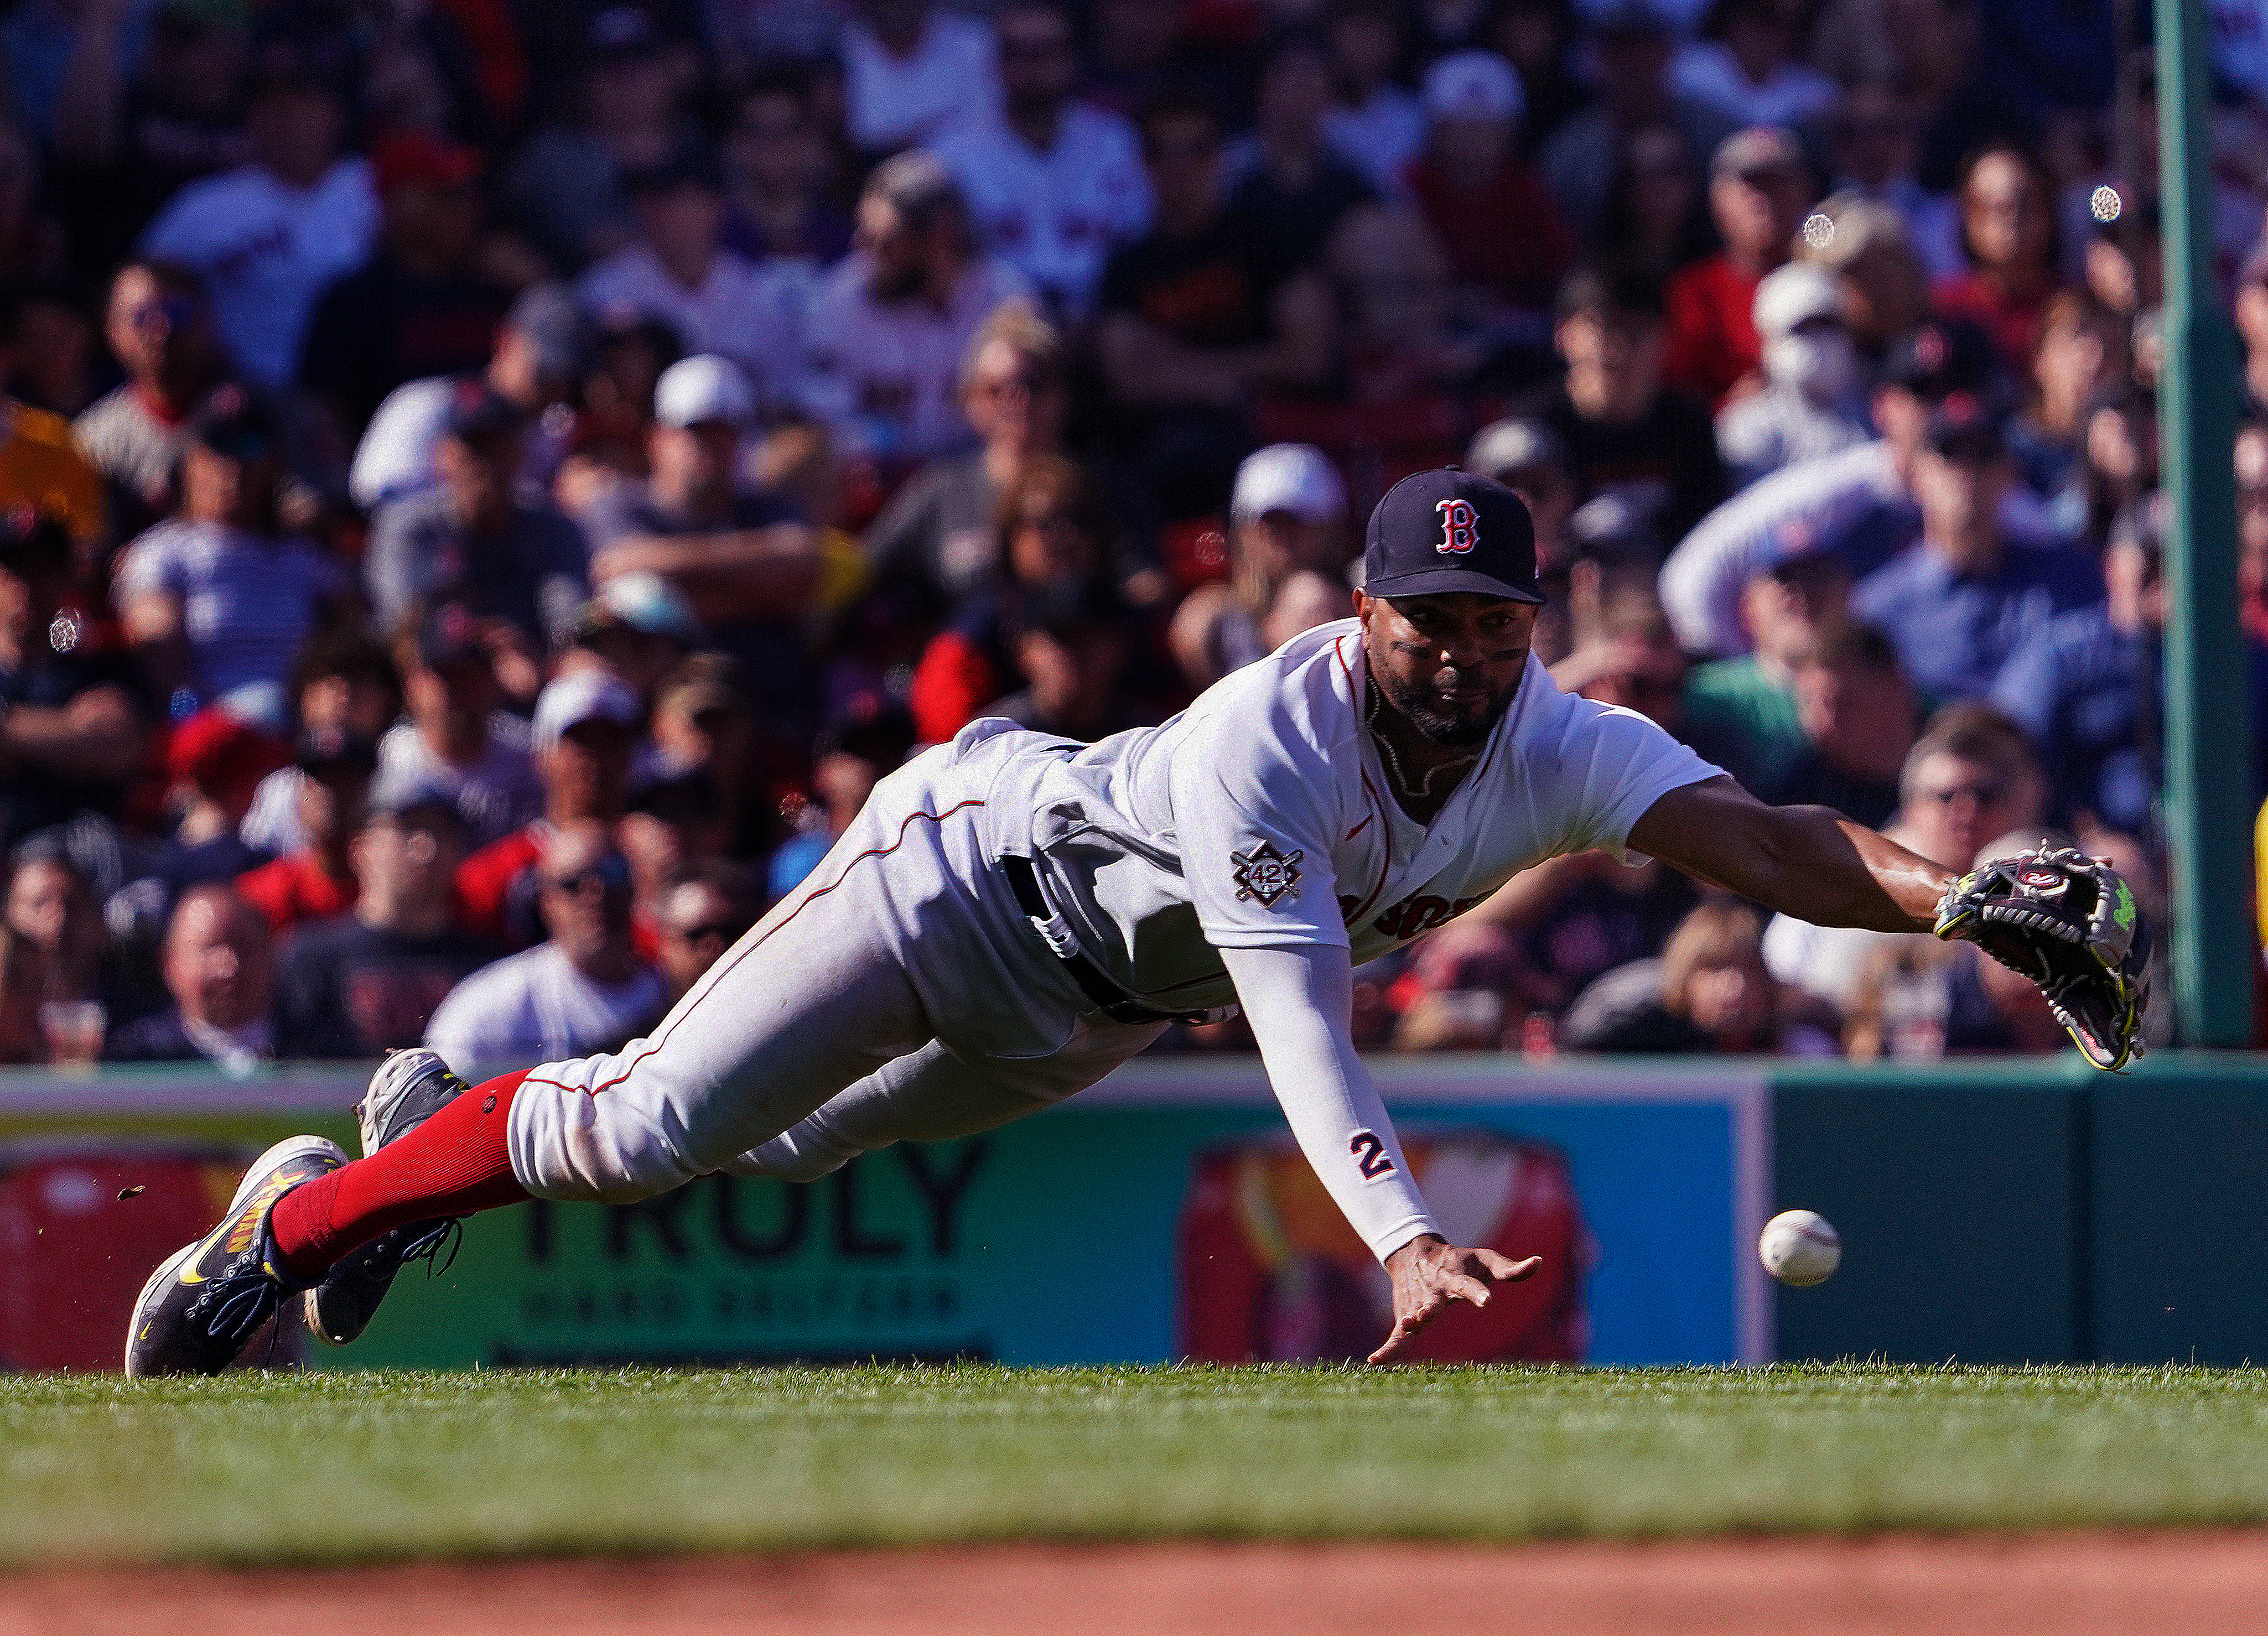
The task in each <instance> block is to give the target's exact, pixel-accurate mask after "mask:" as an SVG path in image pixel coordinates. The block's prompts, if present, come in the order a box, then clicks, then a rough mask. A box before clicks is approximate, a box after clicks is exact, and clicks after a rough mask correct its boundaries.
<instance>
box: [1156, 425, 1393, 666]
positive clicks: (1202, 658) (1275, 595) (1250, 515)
mask: <svg viewBox="0 0 2268 1636" xmlns="http://www.w3.org/2000/svg"><path fill="white" fill-rule="evenodd" d="M1346 511H1347V500H1346V488H1345V485H1344V483H1341V482H1340V481H1339V474H1338V472H1337V469H1336V468H1334V467H1333V466H1332V465H1331V463H1330V461H1329V460H1327V459H1325V458H1324V456H1323V453H1322V450H1321V449H1318V448H1316V447H1315V446H1314V445H1312V444H1307V443H1278V444H1271V445H1270V446H1268V447H1267V448H1264V449H1262V450H1260V451H1259V452H1258V453H1255V454H1253V455H1251V456H1250V457H1249V458H1248V459H1247V460H1246V461H1245V462H1244V464H1243V465H1241V466H1240V467H1239V468H1237V472H1236V487H1235V490H1234V491H1233V494H1232V495H1231V497H1230V499H1229V527H1230V530H1231V534H1230V539H1229V572H1230V578H1229V581H1228V583H1226V584H1221V583H1219V582H1216V583H1213V584H1211V585H1203V586H1198V587H1197V589H1196V590H1194V591H1192V592H1190V593H1189V595H1188V596H1187V597H1186V598H1184V599H1183V600H1182V605H1181V607H1180V608H1177V609H1175V613H1174V621H1173V624H1172V626H1171V627H1170V629H1169V630H1168V632H1167V639H1168V640H1169V641H1170V643H1171V644H1172V646H1173V651H1174V658H1175V661H1176V662H1177V663H1178V664H1179V665H1180V666H1181V667H1182V676H1183V677H1184V678H1185V679H1186V680H1187V681H1188V682H1189V686H1190V687H1192V688H1194V689H1197V690H1199V691H1203V690H1204V689H1206V688H1209V687H1211V685H1212V684H1213V683H1214V682H1218V681H1219V680H1220V679H1221V678H1222V677H1223V676H1225V675H1226V674H1229V673H1230V672H1231V671H1233V670H1239V669H1241V668H1242V667H1245V666H1247V665H1249V664H1251V663H1252V662H1253V661H1254V660H1259V659H1264V658H1265V657H1267V655H1268V654H1270V653H1271V652H1274V651H1275V650H1276V649H1277V648H1278V647H1281V646H1282V645H1284V644H1285V643H1286V642H1289V641H1290V640H1291V639H1292V637H1295V636H1298V635H1299V634H1300V632H1301V631H1302V630H1313V629H1314V627H1315V626H1317V625H1320V624H1324V623H1329V621H1331V620H1334V619H1343V618H1344V617H1346V615H1348V614H1349V613H1350V612H1351V606H1350V599H1349V597H1348V594H1347V582H1346V563H1347V541H1346V537H1345V528H1344V525H1345V522H1346Z"/></svg>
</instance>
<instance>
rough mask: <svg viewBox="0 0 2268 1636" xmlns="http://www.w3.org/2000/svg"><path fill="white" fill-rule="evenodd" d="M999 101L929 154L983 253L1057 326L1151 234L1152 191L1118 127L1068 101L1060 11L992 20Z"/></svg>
mask: <svg viewBox="0 0 2268 1636" xmlns="http://www.w3.org/2000/svg"><path fill="white" fill-rule="evenodd" d="M992 26H993V29H994V32H995V33H996V34H997V35H998V44H999V55H1000V101H999V103H998V106H997V107H980V108H978V109H977V110H976V117H974V118H972V119H969V120H968V121H966V122H963V123H961V124H960V125H957V126H955V127H954V129H951V130H949V131H947V132H946V134H945V135H944V136H941V137H939V139H938V140H937V141H936V142H935V143H934V144H932V151H933V152H934V153H935V154H936V155H937V157H938V158H940V159H943V160H944V161H945V163H946V166H948V167H950V168H951V170H952V172H953V174H954V180H955V181H958V182H959V183H960V184H961V193H962V195H963V196H964V197H966V198H967V200H968V209H969V214H970V215H971V216H972V217H974V218H975V220H976V225H977V228H978V231H979V232H980V233H981V234H982V236H983V239H984V240H985V241H986V242H987V243H988V244H990V246H991V247H992V250H993V253H994V254H997V255H998V256H999V257H1000V258H1001V259H1002V260H1004V261H1005V262H1008V263H1009V265H1011V266H1013V267H1014V268H1015V269H1017V270H1018V271H1020V272H1021V273H1022V274H1023V275H1024V276H1025V277H1027V278H1028V279H1030V280H1031V281H1032V283H1033V284H1034V285H1035V287H1036V288H1037V289H1038V290H1039V291H1040V293H1041V295H1042V298H1044V299H1045V301H1046V302H1047V305H1048V306H1049V308H1050V309H1052V310H1053V311H1055V312H1057V313H1060V314H1062V315H1064V317H1065V318H1067V319H1071V320H1077V319H1080V318H1083V317H1085V316H1086V313H1087V311H1088V310H1089V308H1090V307H1091V306H1092V305H1093V302H1094V288H1095V285H1096V284H1098V283H1099V282H1100V281H1101V277H1102V265H1103V262H1105V261H1106V260H1107V259H1108V256H1109V254H1110V252H1111V251H1112V250H1113V249H1114V248H1116V247H1117V246H1119V245H1121V244H1126V243H1130V242H1131V241H1132V240H1134V239H1136V238H1138V237H1139V236H1140V234H1141V233H1142V232H1143V231H1144V230H1145V229H1146V228H1147V227H1148V226H1149V225H1150V182H1149V178H1148V177H1147V176H1146V175H1145V173H1143V169H1142V152H1141V144H1139V143H1138V141H1137V139H1136V137H1135V135H1134V127H1133V126H1132V125H1130V124H1129V123H1128V122H1127V121H1126V120H1125V118H1124V117H1123V115H1121V114H1114V113H1111V112H1110V111H1109V110H1108V109H1107V108H1100V107H1095V106H1094V105H1093V104H1092V103H1088V102H1085V101H1081V100H1079V99H1074V98H1073V97H1072V95H1071V86H1072V85H1073V83H1074V82H1075V81H1076V79H1077V77H1078V74H1079V46H1078V41H1077V39H1076V37H1075V35H1074V32H1073V29H1072V25H1071V11H1070V10H1069V8H1068V7H1067V6H1065V5H1064V4H1062V0H1008V4H1004V5H1002V6H1001V7H1000V8H999V10H998V11H996V12H995V13H994V14H993V19H992Z"/></svg>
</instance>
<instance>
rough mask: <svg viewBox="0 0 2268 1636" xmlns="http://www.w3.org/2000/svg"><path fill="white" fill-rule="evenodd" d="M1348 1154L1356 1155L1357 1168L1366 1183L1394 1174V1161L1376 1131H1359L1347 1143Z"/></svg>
mask: <svg viewBox="0 0 2268 1636" xmlns="http://www.w3.org/2000/svg"><path fill="white" fill-rule="evenodd" d="M1347 1152H1349V1153H1352V1154H1353V1155H1354V1162H1355V1168H1357V1169H1359V1170H1360V1171H1361V1172H1362V1179H1363V1180H1364V1181H1366V1182H1375V1181H1376V1180H1378V1178H1379V1177H1381V1176H1382V1175H1393V1174H1394V1160H1393V1158H1392V1156H1391V1155H1389V1154H1388V1153H1387V1151H1386V1144H1385V1143H1384V1142H1382V1141H1381V1140H1380V1139H1379V1138H1378V1132H1376V1131H1356V1132H1355V1133H1354V1135H1353V1137H1352V1138H1351V1139H1349V1140H1348V1142H1347Z"/></svg>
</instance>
